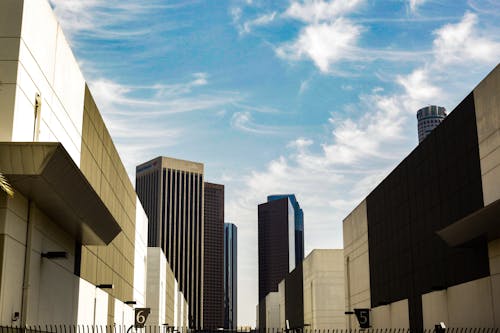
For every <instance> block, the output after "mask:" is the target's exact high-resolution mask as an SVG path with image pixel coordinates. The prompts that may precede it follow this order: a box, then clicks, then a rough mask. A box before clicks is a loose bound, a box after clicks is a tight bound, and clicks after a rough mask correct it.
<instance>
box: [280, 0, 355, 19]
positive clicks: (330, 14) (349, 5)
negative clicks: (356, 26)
mask: <svg viewBox="0 0 500 333" xmlns="http://www.w3.org/2000/svg"><path fill="white" fill-rule="evenodd" d="M363 2H364V0H330V1H325V0H304V1H293V2H292V3H291V4H290V7H288V9H287V10H286V12H285V15H286V16H288V17H291V18H294V19H297V20H300V21H303V22H307V23H318V22H322V21H331V20H333V19H335V18H338V17H339V16H343V15H346V14H348V13H351V12H353V11H354V10H356V9H358V8H359V6H360V5H361V4H362V3H363Z"/></svg>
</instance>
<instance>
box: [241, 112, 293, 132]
mask: <svg viewBox="0 0 500 333" xmlns="http://www.w3.org/2000/svg"><path fill="white" fill-rule="evenodd" d="M231 126H232V127H233V128H235V129H237V130H240V131H243V132H247V133H253V134H259V135H278V134H282V133H284V132H286V128H284V127H275V126H269V125H263V124H258V123H256V122H255V120H254V119H253V116H252V113H251V112H249V111H238V112H235V113H234V114H233V116H232V117H231Z"/></svg>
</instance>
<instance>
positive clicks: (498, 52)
mask: <svg viewBox="0 0 500 333" xmlns="http://www.w3.org/2000/svg"><path fill="white" fill-rule="evenodd" d="M477 24H478V17H477V15H476V14H473V13H470V12H468V13H466V14H465V15H464V17H463V19H462V20H461V21H460V22H459V23H457V24H447V25H445V26H444V27H442V28H440V29H438V30H436V31H435V32H434V34H435V35H436V38H435V39H434V48H433V50H434V52H435V55H436V58H437V62H438V64H439V65H443V64H453V63H455V64H456V63H467V62H469V61H476V62H486V63H489V64H494V63H496V62H498V59H499V58H500V43H499V42H498V38H496V40H495V36H498V35H497V34H495V32H491V31H490V32H487V33H481V32H480V31H479V30H478V29H477ZM496 33H498V31H497V32H496Z"/></svg>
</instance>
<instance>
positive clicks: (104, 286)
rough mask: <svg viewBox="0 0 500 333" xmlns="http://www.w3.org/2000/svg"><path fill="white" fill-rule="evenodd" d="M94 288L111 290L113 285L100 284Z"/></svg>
mask: <svg viewBox="0 0 500 333" xmlns="http://www.w3.org/2000/svg"><path fill="white" fill-rule="evenodd" d="M96 287H97V288H101V289H113V284H112V283H102V284H98V285H97V286H96Z"/></svg>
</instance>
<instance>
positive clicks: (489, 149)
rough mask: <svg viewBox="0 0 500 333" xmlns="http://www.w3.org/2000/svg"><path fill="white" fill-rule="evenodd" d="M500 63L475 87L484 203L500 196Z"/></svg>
mask: <svg viewBox="0 0 500 333" xmlns="http://www.w3.org/2000/svg"><path fill="white" fill-rule="evenodd" d="M499 91H500V65H497V67H496V68H495V69H494V70H493V71H492V72H491V73H490V74H489V75H488V76H487V77H486V78H484V79H483V81H481V83H479V85H478V86H477V87H476V89H474V104H475V108H476V124H477V136H478V142H479V157H480V160H481V177H482V183H483V197H484V205H485V206H486V205H488V204H490V203H492V202H494V201H495V200H497V199H500V99H499V98H498V92H499Z"/></svg>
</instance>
